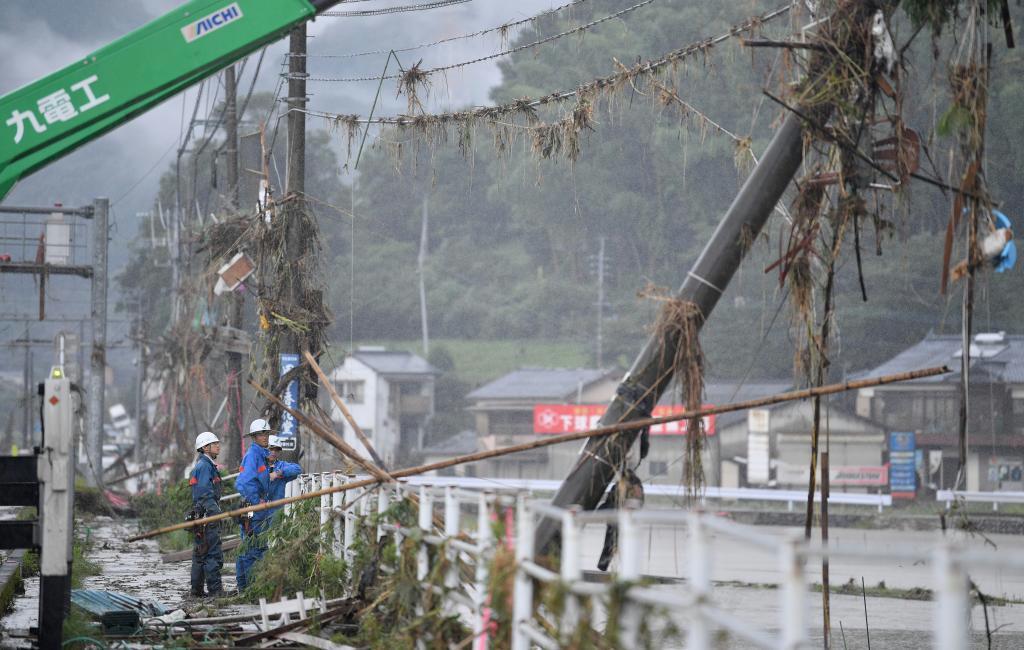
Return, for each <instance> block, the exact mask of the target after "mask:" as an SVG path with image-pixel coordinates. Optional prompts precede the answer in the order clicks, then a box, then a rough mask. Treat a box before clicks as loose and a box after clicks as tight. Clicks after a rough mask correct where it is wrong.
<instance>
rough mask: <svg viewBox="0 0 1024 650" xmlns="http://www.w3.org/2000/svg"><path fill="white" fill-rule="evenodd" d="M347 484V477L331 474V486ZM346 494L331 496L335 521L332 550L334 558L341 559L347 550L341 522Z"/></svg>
mask: <svg viewBox="0 0 1024 650" xmlns="http://www.w3.org/2000/svg"><path fill="white" fill-rule="evenodd" d="M344 484H345V477H343V476H342V475H341V474H340V473H339V472H333V473H332V474H331V486H332V487H341V486H342V485H344ZM344 495H345V493H344V492H335V493H334V494H332V495H331V517H332V518H333V519H334V546H333V548H332V549H331V550H332V551H334V557H335V558H337V559H341V557H342V552H343V551H344V550H345V548H344V546H343V543H342V523H341V520H342V518H343V517H344V516H345V509H344V506H345V496H344Z"/></svg>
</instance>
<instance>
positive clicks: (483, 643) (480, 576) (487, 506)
mask: <svg viewBox="0 0 1024 650" xmlns="http://www.w3.org/2000/svg"><path fill="white" fill-rule="evenodd" d="M492 496H493V495H492V494H491V493H490V492H481V493H480V495H479V497H478V499H477V522H476V527H477V530H476V576H475V582H476V584H475V585H474V586H475V591H476V593H475V594H473V603H474V604H475V605H476V611H475V612H474V613H473V634H474V638H475V639H476V640H475V642H474V643H473V648H474V649H475V650H487V648H488V647H490V639H488V638H487V624H488V621H490V616H491V613H490V609H489V608H488V606H487V580H488V579H489V574H488V571H487V569H488V565H487V563H488V561H489V559H490V549H491V537H492V535H491V499H492Z"/></svg>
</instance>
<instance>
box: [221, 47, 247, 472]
mask: <svg viewBox="0 0 1024 650" xmlns="http://www.w3.org/2000/svg"><path fill="white" fill-rule="evenodd" d="M237 102H238V80H237V78H236V77H235V66H234V64H232V65H229V66H228V67H227V68H225V70H224V131H225V138H226V140H227V142H226V143H225V147H224V152H225V157H226V160H225V164H226V166H227V180H228V196H227V199H228V210H229V211H230V212H236V211H237V210H238V206H239V197H238V109H237V105H238V104H237ZM229 301H230V302H229V310H230V311H229V313H228V325H229V326H230V327H233V328H235V329H237V330H241V329H242V326H243V307H244V305H245V297H244V296H243V295H242V294H240V293H237V292H232V293H231V296H230V297H229ZM227 356H228V403H227V409H228V412H227V418H228V435H227V436H225V440H223V441H222V444H223V445H224V460H225V461H226V462H227V463H228V467H234V466H235V462H236V461H239V460H240V459H241V457H242V432H243V431H244V429H243V427H244V426H245V424H244V422H243V420H244V416H243V414H242V405H243V404H244V403H245V400H243V399H241V391H242V361H243V360H242V354H241V353H240V352H228V355H227ZM232 397H236V399H232ZM232 406H234V408H232Z"/></svg>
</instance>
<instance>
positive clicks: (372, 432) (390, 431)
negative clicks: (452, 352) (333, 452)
mask: <svg viewBox="0 0 1024 650" xmlns="http://www.w3.org/2000/svg"><path fill="white" fill-rule="evenodd" d="M438 374H440V373H439V372H438V370H437V369H436V368H434V367H433V366H431V365H430V364H429V363H427V361H426V359H424V358H422V357H420V356H417V355H415V354H412V353H411V352H399V351H389V350H387V349H385V348H383V347H360V348H358V349H357V350H356V351H355V353H353V354H352V355H350V356H348V357H346V358H345V362H344V363H342V364H341V365H340V366H338V367H337V368H335V369H334V371H332V372H331V373H330V379H331V382H332V383H333V384H334V388H335V390H337V391H338V395H340V396H341V399H342V401H343V402H344V403H345V406H346V407H348V409H349V411H350V412H351V413H352V417H353V419H354V420H355V421H356V424H358V425H359V428H360V429H362V430H363V433H365V434H366V436H367V438H369V440H370V442H371V443H372V444H373V446H374V448H375V449H376V451H377V453H378V454H380V456H381V458H382V459H383V460H384V462H385V463H387V464H388V465H389V466H390V467H395V466H397V465H398V464H400V462H402V461H406V460H408V459H410V458H412V457H415V456H417V455H418V454H419V453H420V452H421V451H422V449H423V440H424V436H425V435H426V430H427V424H428V422H429V421H430V419H431V418H432V417H433V416H434V379H435V377H436V376H437V375H438ZM330 412H331V419H332V420H334V421H335V422H337V423H339V424H340V425H341V428H342V430H343V431H344V432H345V442H347V443H349V444H350V445H352V446H353V447H355V449H357V450H359V451H361V452H363V454H364V456H365V457H367V458H369V456H370V454H369V453H368V452H367V450H366V449H365V448H364V446H363V444H362V443H361V442H360V441H359V439H358V438H357V437H356V434H355V431H353V430H352V427H351V426H349V424H348V422H346V421H345V417H344V416H343V415H342V413H341V411H340V410H339V409H338V408H337V406H334V405H333V404H332V405H331V411H330Z"/></svg>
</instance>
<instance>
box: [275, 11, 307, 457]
mask: <svg viewBox="0 0 1024 650" xmlns="http://www.w3.org/2000/svg"><path fill="white" fill-rule="evenodd" d="M288 45H289V48H288V51H289V57H288V109H289V110H288V170H287V176H288V178H287V181H286V184H287V187H286V188H285V194H286V195H289V196H290V197H291V201H290V202H289V204H288V206H287V207H286V208H285V211H284V215H285V216H284V218H285V219H287V220H288V222H287V223H286V224H285V233H286V234H285V260H286V261H285V268H287V269H288V278H287V280H286V281H287V283H288V284H287V289H286V290H287V292H288V293H287V299H288V302H289V303H290V304H292V305H295V304H298V303H299V302H300V301H301V300H302V294H303V290H304V287H303V286H301V285H300V284H299V282H298V280H297V278H298V275H299V274H298V273H297V271H298V267H299V260H300V259H301V257H302V254H303V247H304V246H307V245H308V244H310V242H304V241H302V237H301V232H300V230H299V228H298V227H297V225H298V219H297V218H296V217H297V216H298V215H300V214H302V213H303V212H304V211H305V209H306V199H305V192H306V114H305V113H304V112H303V111H304V110H305V108H306V101H307V98H306V25H305V23H303V24H302V25H299V26H298V27H296V28H295V29H293V30H292V32H291V35H290V36H289V43H288ZM301 344H302V341H301V337H300V335H299V334H298V333H296V332H294V331H291V330H289V331H288V332H287V333H286V334H285V336H284V337H282V344H281V353H282V356H281V366H280V367H281V368H282V369H283V368H285V366H286V364H285V356H284V355H285V354H287V355H288V357H287V359H289V360H294V362H295V364H296V365H298V363H299V353H300V352H301V350H300V347H301ZM296 381H297V382H298V387H299V390H298V394H299V400H300V401H301V400H302V398H303V397H304V396H305V395H306V394H307V392H306V384H307V383H308V382H309V374H308V373H307V372H302V373H300V374H299V376H298V378H297V379H296ZM286 390H289V389H286ZM290 417H291V416H289V415H287V414H282V418H290ZM291 424H292V426H293V427H294V428H293V430H294V432H295V447H294V449H292V450H291V451H292V453H294V454H295V455H296V456H297V455H298V453H299V448H300V447H301V444H302V443H301V442H300V441H299V435H298V433H299V423H298V422H296V421H294V420H293V421H292V423H291Z"/></svg>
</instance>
